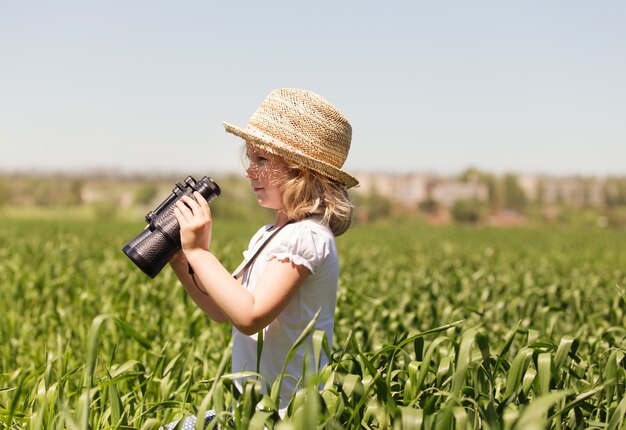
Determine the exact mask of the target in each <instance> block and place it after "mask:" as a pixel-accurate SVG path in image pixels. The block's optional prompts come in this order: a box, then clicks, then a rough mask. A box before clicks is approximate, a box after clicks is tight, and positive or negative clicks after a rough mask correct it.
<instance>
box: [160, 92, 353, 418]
mask: <svg viewBox="0 0 626 430" xmlns="http://www.w3.org/2000/svg"><path fill="white" fill-rule="evenodd" d="M224 127H225V128H226V131H228V132H230V133H232V134H235V135H236V136H239V137H241V138H243V139H244V140H245V142H246V154H247V158H248V159H249V166H248V168H247V170H246V176H247V178H248V179H249V180H250V185H251V187H252V190H253V191H254V193H255V194H256V198H257V201H258V203H259V205H261V206H262V207H265V208H269V209H272V210H274V211H275V212H276V218H275V221H274V223H273V224H272V225H267V226H264V227H262V228H261V229H260V230H259V231H258V232H257V233H256V234H255V235H254V236H253V237H252V239H251V241H250V245H249V247H248V249H247V251H245V252H244V253H243V255H244V261H243V262H242V264H241V266H240V267H239V268H238V270H237V271H236V273H235V275H234V276H233V275H231V274H230V273H229V272H228V271H227V270H226V269H225V268H224V266H222V264H221V263H220V262H219V260H218V259H217V258H216V257H215V255H214V254H213V253H212V252H211V251H210V245H211V227H212V218H211V210H210V208H209V205H208V203H207V202H206V200H205V199H204V198H203V197H202V196H201V195H200V194H198V193H196V194H195V200H194V199H192V198H188V197H185V198H183V200H182V201H180V202H179V203H178V204H177V206H176V209H175V215H176V218H177V220H178V222H179V223H180V226H181V232H180V234H181V243H182V249H181V251H180V252H179V253H178V254H177V255H176V256H175V257H174V259H173V260H172V261H171V267H172V269H173V270H174V272H175V273H176V276H177V277H178V278H179V280H180V281H181V283H182V285H183V286H184V287H185V289H186V291H187V292H188V293H189V295H190V296H191V298H192V299H193V300H194V302H195V303H196V304H197V305H198V306H199V307H200V308H201V309H202V310H203V311H204V312H205V313H206V314H207V315H208V316H209V317H210V318H211V319H213V320H215V321H217V322H229V323H231V324H232V326H233V327H232V334H233V338H234V339H233V351H232V370H233V372H242V371H251V372H256V371H258V372H259V373H260V374H261V375H262V376H263V377H264V378H265V379H266V380H267V381H269V383H270V384H272V383H273V382H274V380H275V379H276V378H277V376H278V375H279V373H280V371H281V369H282V366H283V363H284V361H285V358H286V356H287V352H288V351H289V349H290V348H291V346H292V345H293V344H294V342H295V341H296V339H297V338H298V336H299V335H300V334H301V332H302V330H303V329H304V328H305V327H306V326H307V324H308V323H309V322H310V321H311V320H312V319H313V317H314V315H315V314H316V313H317V312H318V311H320V314H319V316H318V319H317V322H316V329H319V330H323V331H324V332H325V333H326V336H327V339H328V342H329V344H332V336H333V325H334V313H335V303H336V293H337V280H338V276H339V264H338V255H337V248H336V245H335V236H338V235H340V234H342V233H344V232H345V231H346V229H347V228H348V227H349V226H350V223H351V219H352V211H353V206H352V203H351V202H350V200H349V198H348V194H347V189H348V188H350V187H353V186H355V185H357V184H358V182H357V180H356V179H355V178H354V177H352V176H351V175H349V174H348V173H346V172H344V171H343V170H341V168H342V166H343V164H344V162H345V160H346V157H347V155H348V151H349V148H350V142H351V137H352V128H351V126H350V124H349V123H348V121H347V120H346V118H345V117H344V116H343V115H342V114H341V113H340V112H339V111H338V110H337V109H336V108H335V107H334V106H333V105H332V104H330V103H329V102H328V101H326V100H325V99H323V98H322V97H320V96H318V95H317V94H314V93H312V92H309V91H304V90H298V89H278V90H275V91H272V92H271V93H270V94H269V96H268V97H267V98H266V99H265V100H264V101H263V102H262V103H261V105H260V107H259V108H258V109H257V111H256V112H255V113H254V114H253V115H252V117H251V118H250V120H249V121H248V123H247V125H246V127H245V128H239V127H236V126H234V125H231V124H229V123H224ZM261 335H262V338H263V347H262V351H261V352H260V354H261V356H260V357H257V341H258V339H259V337H260V336H261ZM310 348H311V342H310V339H309V342H308V343H306V342H305V344H304V345H303V346H302V347H300V348H299V349H298V351H297V353H296V355H295V356H294V357H293V359H292V360H291V361H290V362H289V364H288V367H287V371H286V373H287V374H288V375H290V376H292V377H287V378H285V379H283V382H282V386H281V392H280V398H281V402H282V403H281V408H282V412H284V408H285V407H286V406H287V405H286V404H285V403H286V402H287V401H288V400H289V399H290V397H291V395H292V394H293V392H294V391H295V390H296V389H297V384H298V381H299V379H301V376H302V368H303V365H305V364H306V363H304V360H305V357H311V356H312V354H310V353H309V354H307V351H310ZM257 359H259V361H258V368H257ZM323 359H324V360H325V361H324V362H323V363H322V365H323V364H325V363H326V362H327V361H328V357H323ZM309 364H310V363H309ZM239 388H241V383H240V385H239ZM212 415H213V414H212V413H211V412H209V413H207V422H208V421H209V420H210V419H211V417H212ZM174 425H175V424H174ZM174 425H172V427H169V428H173V426H174ZM186 425H189V426H190V428H193V427H194V426H195V417H188V418H187V419H186V421H185V423H184V426H183V428H187V427H185V426H186Z"/></svg>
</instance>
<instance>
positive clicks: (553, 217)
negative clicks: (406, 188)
mask: <svg viewBox="0 0 626 430" xmlns="http://www.w3.org/2000/svg"><path fill="white" fill-rule="evenodd" d="M525 179H528V177H527V178H525ZM532 179H533V183H532V184H531V185H530V184H526V185H527V186H526V187H523V186H522V184H521V180H520V178H519V177H518V176H517V175H515V174H511V173H509V174H504V175H500V176H498V175H494V174H491V173H488V172H483V171H480V170H477V169H468V170H466V171H465V172H463V173H462V174H461V175H459V176H458V177H455V178H445V179H441V178H436V179H433V180H432V181H431V182H429V183H428V184H427V185H426V188H427V192H426V196H425V197H424V198H422V199H421V200H420V201H419V202H416V203H412V204H407V203H406V202H402V201H400V199H398V198H394V196H389V195H385V193H383V192H381V191H380V190H379V189H378V188H377V186H376V184H374V186H371V187H370V188H369V189H368V190H367V192H364V193H363V192H362V193H359V194H357V195H356V196H355V197H356V199H355V200H356V201H357V203H358V207H359V211H360V214H361V218H362V219H365V220H368V221H372V220H378V219H388V218H404V217H412V218H415V217H422V218H424V219H426V220H429V221H433V222H438V223H443V222H458V223H466V224H468V223H469V224H480V225H489V224H492V225H527V224H539V223H541V224H546V223H559V224H570V225H598V226H600V227H617V228H626V177H608V178H603V179H601V180H600V179H597V178H582V177H574V178H555V177H533V178H532ZM442 183H444V184H453V185H454V184H457V185H459V184H460V186H463V185H472V186H473V187H475V188H474V191H475V195H473V196H471V197H468V196H464V195H459V196H457V197H456V198H450V196H448V200H452V201H443V199H441V198H439V197H438V196H437V192H436V188H437V186H438V185H441V184H442ZM399 188H402V187H399ZM529 188H530V189H531V190H532V191H531V192H529V191H528V189H529ZM470 189H472V188H470ZM465 191H467V188H465Z"/></svg>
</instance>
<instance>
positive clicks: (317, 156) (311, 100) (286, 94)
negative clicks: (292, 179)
mask: <svg viewBox="0 0 626 430" xmlns="http://www.w3.org/2000/svg"><path fill="white" fill-rule="evenodd" d="M224 128H225V129H226V131H227V132H229V133H232V134H234V135H237V136H239V137H241V138H243V139H245V140H246V141H247V142H248V144H250V145H253V146H255V147H257V148H259V149H260V150H262V151H266V152H269V153H271V154H275V155H278V156H279V157H283V158H285V159H287V160H290V161H294V162H296V163H298V164H300V165H302V166H303V167H307V168H309V169H311V170H313V171H315V172H317V173H319V174H321V175H324V176H326V177H328V178H330V179H333V180H335V181H337V182H339V183H340V184H343V185H344V186H346V187H347V188H350V187H354V186H355V185H357V184H358V183H359V182H358V181H357V180H356V178H354V177H353V176H351V175H349V174H348V173H346V172H344V171H343V170H341V168H342V166H343V164H344V162H345V161H346V157H347V156H348V151H349V149H350V141H351V139H352V127H351V126H350V123H349V122H348V120H347V119H346V118H345V117H344V116H343V114H342V113H341V112H339V111H338V110H337V108H335V107H334V106H333V105H332V104H330V102H328V101H327V100H325V99H324V98H322V97H320V96H319V95H317V94H315V93H312V92H310V91H305V90H298V89H293V88H280V89H277V90H274V91H272V92H271V93H270V94H269V95H268V96H267V98H266V99H265V100H264V101H263V102H262V103H261V105H260V106H259V108H258V109H257V111H256V112H255V113H254V114H252V117H251V118H250V119H249V120H248V123H247V124H246V128H239V127H237V126H234V125H232V124H229V123H227V122H224Z"/></svg>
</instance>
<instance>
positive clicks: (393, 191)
mask: <svg viewBox="0 0 626 430" xmlns="http://www.w3.org/2000/svg"><path fill="white" fill-rule="evenodd" d="M357 178H358V179H359V183H360V185H359V187H358V188H356V192H358V193H362V194H369V193H371V192H373V191H376V192H377V193H379V194H380V195H382V196H385V197H386V198H388V199H390V200H393V201H394V202H397V203H402V204H403V205H406V206H414V205H416V204H418V203H419V202H421V201H423V200H424V199H426V198H427V197H428V189H427V186H428V176H427V175H425V174H421V173H411V174H384V173H365V174H360V175H357Z"/></svg>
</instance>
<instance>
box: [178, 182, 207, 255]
mask: <svg viewBox="0 0 626 430" xmlns="http://www.w3.org/2000/svg"><path fill="white" fill-rule="evenodd" d="M193 195H194V197H195V200H194V199H192V198H191V197H189V196H186V195H185V196H183V197H182V198H181V199H180V200H179V201H178V202H177V203H176V206H175V207H174V216H176V219H177V220H178V224H180V242H181V247H182V250H183V252H184V253H187V252H189V251H193V250H204V251H208V250H209V246H210V245H211V225H212V218H211V209H210V208H209V203H207V201H206V199H205V198H204V197H203V196H202V194H200V193H199V192H197V191H194V193H193Z"/></svg>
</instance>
